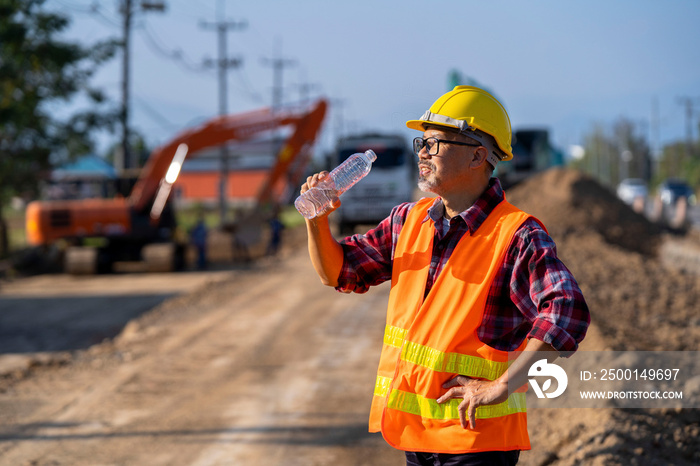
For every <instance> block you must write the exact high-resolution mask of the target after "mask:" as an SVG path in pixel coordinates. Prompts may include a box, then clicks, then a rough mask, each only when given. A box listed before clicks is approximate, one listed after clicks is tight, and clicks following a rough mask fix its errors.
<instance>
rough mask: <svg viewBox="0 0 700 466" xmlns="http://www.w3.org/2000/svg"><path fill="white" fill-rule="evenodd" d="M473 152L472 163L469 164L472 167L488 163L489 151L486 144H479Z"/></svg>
mask: <svg viewBox="0 0 700 466" xmlns="http://www.w3.org/2000/svg"><path fill="white" fill-rule="evenodd" d="M473 154H474V155H473V156H472V159H471V163H470V164H469V167H470V168H479V167H481V166H483V164H485V163H488V162H487V161H486V159H487V157H488V156H489V151H488V149H486V148H485V147H484V146H479V147H477V148H476V149H474V152H473Z"/></svg>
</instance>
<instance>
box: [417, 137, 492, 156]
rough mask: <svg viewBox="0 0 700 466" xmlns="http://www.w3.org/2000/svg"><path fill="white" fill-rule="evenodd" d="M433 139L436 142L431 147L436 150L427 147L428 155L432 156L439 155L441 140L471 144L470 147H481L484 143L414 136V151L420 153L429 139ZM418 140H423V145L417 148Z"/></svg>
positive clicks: (459, 144)
mask: <svg viewBox="0 0 700 466" xmlns="http://www.w3.org/2000/svg"><path fill="white" fill-rule="evenodd" d="M431 139H432V140H433V141H435V144H433V145H432V147H431V149H434V151H430V150H428V149H426V150H427V151H428V155H430V156H433V155H437V154H438V152H440V143H441V142H444V143H445V144H456V145H458V146H469V147H479V146H481V145H482V144H481V143H480V142H460V141H450V140H449V139H438V138H421V137H417V138H413V153H414V154H416V155H418V153H419V152H420V151H421V149H423V148H424V147H427V145H426V144H425V142H426V141H428V140H431ZM418 141H421V146H420V147H419V148H418V149H417V150H416V146H417V144H418Z"/></svg>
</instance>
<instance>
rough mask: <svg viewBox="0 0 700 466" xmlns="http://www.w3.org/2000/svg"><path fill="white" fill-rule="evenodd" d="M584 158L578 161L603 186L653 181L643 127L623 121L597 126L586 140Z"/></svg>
mask: <svg viewBox="0 0 700 466" xmlns="http://www.w3.org/2000/svg"><path fill="white" fill-rule="evenodd" d="M584 149H585V155H584V157H583V158H582V159H581V160H579V161H578V162H576V164H575V166H576V167H577V168H580V169H583V170H585V171H587V172H589V173H590V174H591V175H593V176H594V177H596V178H597V179H598V180H599V181H600V182H601V183H602V184H605V185H608V186H610V187H613V186H615V185H617V184H618V183H619V182H620V181H621V180H622V179H623V178H642V179H644V180H647V181H649V180H650V178H651V153H650V150H649V145H648V143H647V141H646V138H645V136H644V134H643V132H642V131H641V130H640V125H638V124H636V123H635V122H634V121H632V120H629V119H627V118H620V119H618V120H617V121H615V122H614V123H613V124H612V125H611V126H610V127H605V126H602V125H600V124H598V125H595V126H594V128H593V129H592V130H591V132H590V133H589V134H587V135H586V136H585V138H584Z"/></svg>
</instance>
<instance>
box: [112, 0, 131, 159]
mask: <svg viewBox="0 0 700 466" xmlns="http://www.w3.org/2000/svg"><path fill="white" fill-rule="evenodd" d="M123 8H124V11H123V12H122V14H123V17H124V44H123V47H124V50H123V52H122V108H121V112H120V115H119V116H120V120H121V126H122V143H121V157H119V159H120V160H117V161H116V162H117V163H116V165H117V167H116V168H117V171H119V172H123V171H124V170H126V169H127V168H129V167H130V166H131V153H130V152H131V151H130V150H129V48H130V47H129V45H130V42H131V15H132V9H131V0H124V5H123Z"/></svg>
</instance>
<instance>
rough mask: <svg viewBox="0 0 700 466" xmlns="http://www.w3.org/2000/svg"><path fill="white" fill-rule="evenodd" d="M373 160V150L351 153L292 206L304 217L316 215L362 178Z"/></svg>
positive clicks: (374, 157) (375, 155)
mask: <svg viewBox="0 0 700 466" xmlns="http://www.w3.org/2000/svg"><path fill="white" fill-rule="evenodd" d="M375 160H377V154H375V153H374V151H373V150H368V151H365V152H358V153H357V154H353V155H351V156H350V157H348V158H347V159H346V160H345V161H344V162H343V163H341V164H340V165H338V166H337V167H336V168H334V169H333V171H332V172H330V173H329V175H328V176H327V177H326V178H325V179H324V180H323V181H321V182H319V183H318V184H317V185H316V186H314V187H313V188H311V189H309V190H308V191H306V192H305V193H304V194H302V195H301V196H299V197H297V200H296V201H294V207H296V208H297V210H298V211H299V213H300V214H301V215H303V216H304V218H314V217H316V216H317V215H318V214H319V212H323V210H324V209H325V208H326V207H328V206H329V205H330V204H332V203H333V201H334V200H336V199H337V198H339V197H340V195H341V194H343V193H344V192H345V191H347V190H348V189H350V188H351V187H352V186H354V185H355V183H357V182H358V181H360V180H361V179H362V178H364V177H365V175H367V173H369V171H370V169H371V168H372V162H374V161H375Z"/></svg>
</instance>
